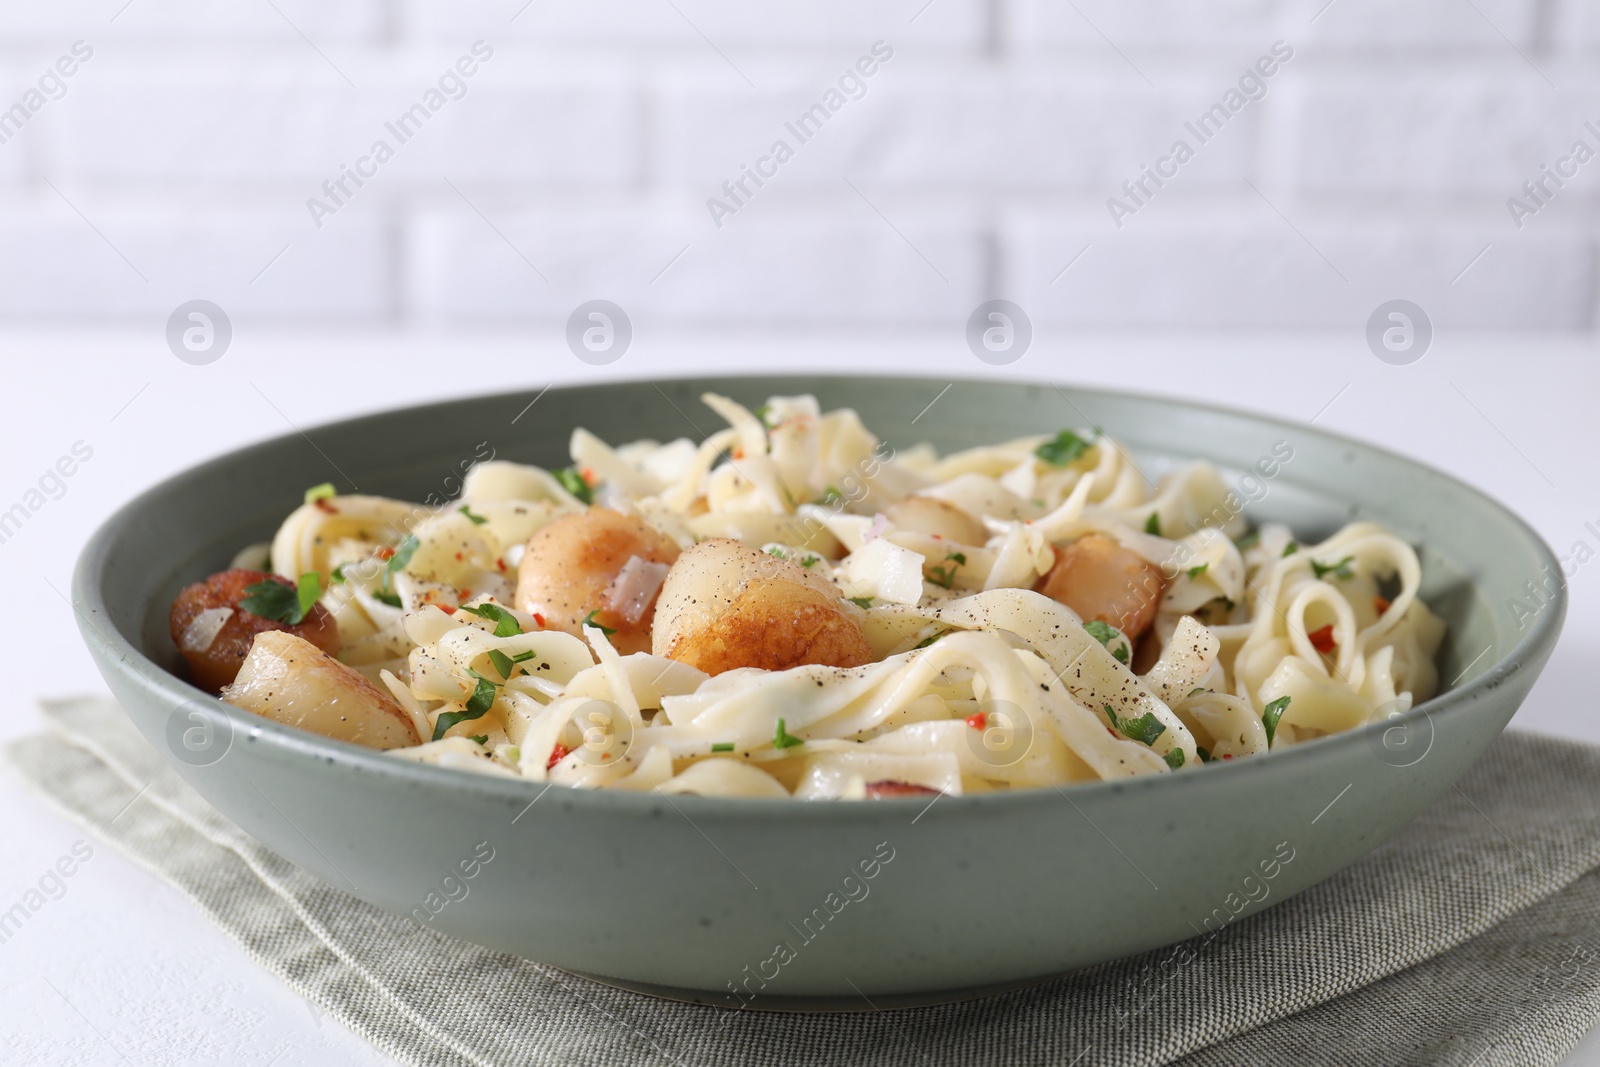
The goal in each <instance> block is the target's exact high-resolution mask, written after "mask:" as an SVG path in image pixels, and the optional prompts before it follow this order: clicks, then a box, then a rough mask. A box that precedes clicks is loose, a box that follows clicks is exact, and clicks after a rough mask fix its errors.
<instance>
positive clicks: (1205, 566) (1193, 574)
mask: <svg viewBox="0 0 1600 1067" xmlns="http://www.w3.org/2000/svg"><path fill="white" fill-rule="evenodd" d="M1210 569H1211V564H1209V563H1202V564H1200V566H1198V567H1190V568H1189V577H1190V578H1191V579H1194V578H1198V577H1200V576H1201V575H1202V574H1204V573H1205V572H1206V571H1208V570H1210Z"/></svg>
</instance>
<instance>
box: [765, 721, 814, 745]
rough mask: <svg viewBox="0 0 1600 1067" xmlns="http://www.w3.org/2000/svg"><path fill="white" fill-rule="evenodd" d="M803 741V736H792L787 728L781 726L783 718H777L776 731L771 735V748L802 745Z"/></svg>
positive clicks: (804, 741)
mask: <svg viewBox="0 0 1600 1067" xmlns="http://www.w3.org/2000/svg"><path fill="white" fill-rule="evenodd" d="M805 743H806V740H805V738H803V737H794V736H792V735H791V734H790V733H789V731H788V730H785V729H784V728H783V720H782V719H779V720H778V729H777V732H776V733H774V734H773V735H772V747H773V748H793V747H794V746H796V745H803V744H805Z"/></svg>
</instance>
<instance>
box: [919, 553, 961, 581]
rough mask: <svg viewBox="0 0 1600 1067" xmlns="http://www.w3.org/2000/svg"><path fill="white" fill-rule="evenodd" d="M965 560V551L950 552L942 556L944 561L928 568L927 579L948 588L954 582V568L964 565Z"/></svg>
mask: <svg viewBox="0 0 1600 1067" xmlns="http://www.w3.org/2000/svg"><path fill="white" fill-rule="evenodd" d="M966 562H967V554H966V553H965V552H952V553H950V554H949V555H948V556H946V557H945V558H944V563H941V564H940V565H939V566H937V567H930V568H929V569H928V581H930V582H932V583H933V584H934V585H938V586H943V587H944V588H946V589H949V588H950V587H951V586H953V585H955V584H956V568H958V567H963V566H965V565H966Z"/></svg>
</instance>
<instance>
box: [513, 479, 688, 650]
mask: <svg viewBox="0 0 1600 1067" xmlns="http://www.w3.org/2000/svg"><path fill="white" fill-rule="evenodd" d="M677 558H678V544H677V542H676V541H674V540H672V538H670V537H668V536H667V535H666V534H664V533H662V532H661V531H660V530H657V529H656V528H655V527H654V526H651V525H650V524H649V523H647V522H645V521H644V520H643V519H641V518H639V517H638V516H636V515H624V514H622V513H621V512H617V511H612V510H611V509H610V508H601V507H592V508H590V509H588V510H587V511H580V512H574V513H571V514H568V515H563V516H561V517H560V518H558V519H556V520H555V521H554V522H551V523H548V524H546V525H544V526H541V527H540V528H539V529H538V530H536V531H535V532H534V534H533V536H532V537H530V538H529V539H528V547H527V549H526V550H525V551H524V552H523V555H522V563H521V566H520V567H519V568H518V573H517V594H516V606H517V607H518V608H519V609H521V610H522V611H525V612H527V613H528V614H530V615H537V616H538V617H539V618H540V619H541V620H542V624H543V625H544V627H545V628H546V629H550V630H561V631H563V632H565V633H569V634H572V635H573V636H575V637H581V636H582V635H583V624H584V621H585V620H588V621H589V622H591V623H598V624H599V625H600V626H603V627H606V628H607V629H609V630H613V631H615V632H614V633H612V634H611V635H610V640H611V644H612V645H613V646H615V647H616V649H617V651H619V652H621V653H622V654H623V655H628V654H630V653H633V652H648V651H650V625H651V622H652V621H653V620H654V618H655V610H656V605H655V601H656V594H657V593H658V591H659V590H660V588H661V583H662V581H663V580H664V579H665V576H666V573H667V569H668V568H669V567H670V566H671V565H672V562H673V561H674V560H676V559H677Z"/></svg>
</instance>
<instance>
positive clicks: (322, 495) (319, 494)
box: [306, 482, 339, 504]
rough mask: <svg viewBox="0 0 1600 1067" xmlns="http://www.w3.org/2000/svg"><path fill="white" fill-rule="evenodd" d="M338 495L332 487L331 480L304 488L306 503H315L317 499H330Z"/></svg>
mask: <svg viewBox="0 0 1600 1067" xmlns="http://www.w3.org/2000/svg"><path fill="white" fill-rule="evenodd" d="M338 495H339V491H338V490H337V489H335V488H334V487H333V483H332V482H323V483H322V484H321V485H313V486H312V487H311V488H310V489H307V490H306V503H307V504H315V503H316V502H317V501H319V500H332V499H333V498H334V497H336V496H338Z"/></svg>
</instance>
